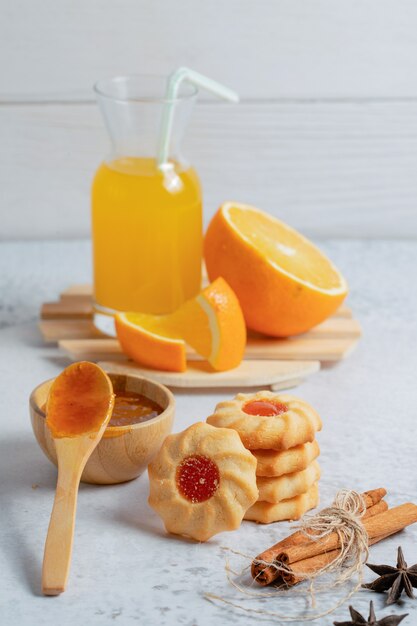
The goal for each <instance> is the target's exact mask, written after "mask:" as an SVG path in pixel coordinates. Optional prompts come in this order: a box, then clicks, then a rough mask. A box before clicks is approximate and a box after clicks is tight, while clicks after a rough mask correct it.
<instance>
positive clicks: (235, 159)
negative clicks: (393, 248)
mask: <svg viewBox="0 0 417 626" xmlns="http://www.w3.org/2000/svg"><path fill="white" fill-rule="evenodd" d="M0 2H1V5H2V12H1V13H2V17H1V19H0V52H1V54H0V76H1V81H0V137H1V143H0V217H1V219H0V239H12V238H23V239H24V238H40V237H48V238H54V237H63V238H70V237H79V236H87V235H88V233H89V185H90V181H91V177H92V174H93V172H94V169H95V167H96V166H97V164H98V162H99V161H100V159H101V157H102V156H104V154H105V153H106V150H107V142H106V136H105V130H104V127H103V125H102V121H101V119H100V117H99V113H98V111H97V108H96V105H95V104H94V102H93V98H92V92H91V85H92V83H93V82H94V81H95V80H96V79H98V78H99V77H103V76H109V75H115V74H121V73H132V72H136V73H137V72H146V73H164V74H167V73H169V72H170V71H171V70H172V69H173V68H175V67H176V66H178V65H190V66H192V67H195V68H196V69H198V70H200V71H202V72H205V73H207V74H208V75H210V76H213V77H214V78H217V79H218V80H221V81H223V82H225V83H226V84H228V85H230V86H231V87H233V88H235V89H237V90H238V91H239V93H240V94H241V96H242V103H241V104H239V105H238V106H235V107H234V106H229V105H223V104H219V103H215V102H212V101H210V102H206V101H205V100H204V99H203V100H202V101H201V102H200V103H199V104H198V106H197V108H196V111H195V114H194V117H193V121H192V126H191V127H190V129H189V133H188V136H187V142H186V145H185V154H186V155H187V156H189V157H190V158H191V160H192V161H193V163H194V164H195V165H196V167H197V168H198V171H199V173H200V175H201V178H202V181H203V186H204V192H205V214H206V220H207V219H209V217H210V215H212V213H213V211H214V210H215V208H216V207H217V206H218V204H219V203H220V202H221V201H222V200H225V199H230V198H235V199H237V200H240V201H243V202H251V203H255V204H257V205H258V206H260V207H263V208H265V209H267V210H269V211H271V212H273V213H275V214H276V215H278V216H280V217H282V218H283V219H285V220H288V221H289V222H290V223H292V224H293V225H295V226H296V227H298V228H300V229H302V230H303V231H304V232H306V233H307V234H310V235H313V236H338V237H340V236H341V237H358V236H359V237H361V236H362V237H416V236H417V80H416V67H417V37H416V34H415V33H416V26H417V3H415V2H414V1H413V0H337V2H336V1H335V0H257V1H256V2H254V1H253V0H211V2H203V1H201V0H175V1H174V2H169V0H119V1H118V2H117V3H116V2H114V0H71V1H70V0H43V1H42V3H38V2H36V3H34V2H33V0H13V2H7V1H6V0H0Z"/></svg>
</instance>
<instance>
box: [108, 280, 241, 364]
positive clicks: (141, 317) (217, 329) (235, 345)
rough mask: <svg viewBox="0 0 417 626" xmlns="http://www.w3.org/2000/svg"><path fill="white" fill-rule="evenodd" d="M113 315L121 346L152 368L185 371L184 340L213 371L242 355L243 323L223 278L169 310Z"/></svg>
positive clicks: (130, 354)
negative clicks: (161, 313)
mask: <svg viewBox="0 0 417 626" xmlns="http://www.w3.org/2000/svg"><path fill="white" fill-rule="evenodd" d="M115 319H116V331H117V336H118V339H119V341H120V344H121V347H122V349H123V351H124V352H125V353H126V354H127V355H128V356H130V357H131V358H132V359H133V360H134V361H137V362H138V363H142V364H143V365H147V366H149V367H153V368H155V369H164V370H170V371H175V372H183V371H185V369H186V356H185V343H188V344H189V345H190V346H191V347H192V348H194V350H195V351H196V352H197V353H198V354H200V355H201V356H203V357H204V358H206V359H207V360H208V361H209V363H210V364H211V365H212V367H213V368H214V369H216V370H220V371H222V370H227V369H232V368H234V367H237V366H238V365H239V363H240V362H241V360H242V358H243V353H244V350H245V345H246V326H245V321H244V317H243V313H242V309H241V308H240V305H239V302H238V299H237V297H236V295H235V294H234V292H233V291H232V289H231V288H230V287H229V285H228V284H227V283H226V281H225V280H223V279H222V278H218V279H217V280H216V281H214V282H213V283H212V284H211V285H209V286H208V287H207V288H206V289H204V290H203V291H202V292H201V293H200V294H199V295H198V296H197V297H196V298H193V299H192V300H189V301H188V302H186V303H185V304H184V305H183V306H182V307H180V308H179V309H178V310H177V311H175V312H174V313H171V314H169V315H149V314H145V313H119V314H118V315H116V318H115Z"/></svg>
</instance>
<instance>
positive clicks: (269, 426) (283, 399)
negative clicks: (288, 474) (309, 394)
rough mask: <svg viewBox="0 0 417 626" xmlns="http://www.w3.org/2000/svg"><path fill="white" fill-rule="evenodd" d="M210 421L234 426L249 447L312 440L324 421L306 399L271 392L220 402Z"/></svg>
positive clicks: (279, 446)
mask: <svg viewBox="0 0 417 626" xmlns="http://www.w3.org/2000/svg"><path fill="white" fill-rule="evenodd" d="M207 422H208V423H209V424H212V425H213V426H217V427H220V428H233V429H234V430H236V431H237V432H238V433H239V436H240V438H241V440H242V442H243V444H244V446H245V447H246V448H248V449H249V450H259V449H262V450H278V451H282V450H288V449H289V448H293V447H294V446H297V445H299V444H302V443H306V442H308V441H313V440H314V438H315V434H316V431H317V430H320V429H321V420H320V417H319V415H318V414H317V413H316V411H315V410H314V409H313V408H312V407H311V406H310V405H309V404H307V402H304V401H303V400H300V399H298V398H296V397H294V396H290V395H287V394H283V395H277V394H274V393H272V392H271V391H259V392H258V393H255V394H244V393H240V394H238V395H237V396H236V397H235V398H234V399H233V400H229V401H226V402H220V403H219V404H218V405H217V406H216V410H215V411H214V413H213V415H210V417H208V418H207Z"/></svg>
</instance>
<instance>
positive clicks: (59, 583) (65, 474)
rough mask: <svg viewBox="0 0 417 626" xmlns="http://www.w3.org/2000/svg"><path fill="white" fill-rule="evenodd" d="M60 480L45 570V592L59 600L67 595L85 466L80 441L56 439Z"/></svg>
mask: <svg viewBox="0 0 417 626" xmlns="http://www.w3.org/2000/svg"><path fill="white" fill-rule="evenodd" d="M55 446H56V451H57V457H58V480H57V485H56V492H55V500H54V505H53V508H52V513H51V519H50V522H49V528H48V534H47V537H46V542H45V551H44V556H43V567H42V592H43V593H44V594H45V595H47V596H56V595H59V594H60V593H62V592H63V591H65V587H66V584H67V579H68V574H69V569H70V565H71V554H72V543H73V539H74V527H75V513H76V510H77V495H78V487H79V484H80V479H81V474H82V471H83V469H84V466H85V462H86V460H87V459H85V460H84V458H83V456H85V455H82V450H81V448H80V446H79V442H78V441H77V439H73V440H71V439H67V438H65V439H56V440H55Z"/></svg>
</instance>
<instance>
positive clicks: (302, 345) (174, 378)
mask: <svg viewBox="0 0 417 626" xmlns="http://www.w3.org/2000/svg"><path fill="white" fill-rule="evenodd" d="M39 327H40V330H41V333H42V336H43V338H44V340H45V341H46V342H48V343H57V344H58V347H59V349H60V350H61V352H63V353H65V354H66V355H67V356H68V357H69V358H70V359H71V360H74V361H77V360H82V359H88V360H92V361H100V362H102V364H103V366H104V367H105V368H106V369H113V370H114V371H116V370H117V371H119V372H120V371H125V372H128V371H129V373H132V372H133V371H134V372H137V373H138V374H140V375H146V376H150V377H152V378H153V379H155V380H158V381H159V382H162V383H164V384H167V385H169V386H171V387H182V388H184V387H207V388H213V387H260V386H270V387H271V388H274V389H282V388H288V387H291V386H295V385H296V384H298V383H299V382H300V381H301V380H303V379H304V378H305V377H306V376H309V375H311V374H312V373H314V372H316V371H318V369H319V368H320V362H325V361H326V362H328V361H333V362H334V361H340V360H341V359H343V358H345V357H346V356H347V355H348V354H349V353H350V352H351V351H352V350H353V348H354V347H355V346H356V344H357V342H358V339H359V337H360V335H361V329H360V325H359V323H358V321H357V320H355V319H354V318H353V316H352V311H351V310H350V309H349V308H348V307H346V306H342V307H341V308H340V309H339V310H338V311H336V313H335V314H334V315H333V316H332V317H330V318H329V319H327V320H326V321H325V322H323V323H322V324H319V325H318V326H316V327H315V328H314V329H312V330H311V331H309V332H308V333H305V334H304V335H299V336H298V337H291V338H289V339H274V338H270V337H264V336H261V335H256V334H249V337H248V343H247V347H246V352H245V358H244V361H243V362H242V364H241V365H240V367H238V368H236V369H235V370H232V371H230V372H212V371H211V370H210V368H209V366H208V365H207V364H206V363H204V362H203V361H201V359H200V357H199V356H198V355H197V354H195V353H194V352H193V351H192V350H191V349H190V350H189V351H188V352H187V360H188V369H187V372H184V373H173V372H159V371H155V370H151V369H148V368H144V367H140V366H138V365H135V364H134V363H132V362H131V361H129V360H128V359H127V357H126V356H125V355H124V354H123V352H122V351H121V348H120V345H119V342H118V341H117V339H113V338H110V337H107V336H106V335H103V334H102V333H101V332H100V331H98V330H97V329H96V328H95V326H94V324H93V303H92V295H91V287H90V286H89V285H72V286H70V287H69V288H68V289H66V290H65V291H64V292H63V293H62V294H61V295H60V299H59V300H58V301H57V302H46V303H45V304H43V306H42V308H41V319H40V322H39ZM266 361H267V362H266Z"/></svg>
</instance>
